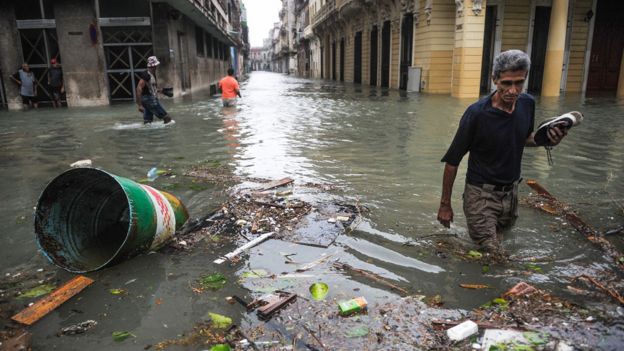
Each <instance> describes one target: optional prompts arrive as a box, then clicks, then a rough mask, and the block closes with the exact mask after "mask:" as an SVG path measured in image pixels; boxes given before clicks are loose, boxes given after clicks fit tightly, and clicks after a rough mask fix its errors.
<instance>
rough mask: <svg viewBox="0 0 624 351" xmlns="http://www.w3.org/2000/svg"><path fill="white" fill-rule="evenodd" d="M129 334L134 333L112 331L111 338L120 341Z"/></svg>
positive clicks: (129, 335)
mask: <svg viewBox="0 0 624 351" xmlns="http://www.w3.org/2000/svg"><path fill="white" fill-rule="evenodd" d="M131 336H134V335H132V334H130V333H129V332H122V331H116V332H113V340H115V341H116V342H122V341H124V340H126V339H127V338H129V337H131Z"/></svg>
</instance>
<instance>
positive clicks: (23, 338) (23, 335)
mask: <svg viewBox="0 0 624 351" xmlns="http://www.w3.org/2000/svg"><path fill="white" fill-rule="evenodd" d="M31 338H32V334H31V333H30V332H28V331H25V330H21V331H18V332H17V333H16V335H15V336H13V337H9V338H8V339H5V340H2V342H1V343H0V350H3V351H5V350H6V351H22V350H31V347H30V339H31Z"/></svg>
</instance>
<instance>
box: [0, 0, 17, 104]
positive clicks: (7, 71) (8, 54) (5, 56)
mask: <svg viewBox="0 0 624 351" xmlns="http://www.w3.org/2000/svg"><path fill="white" fill-rule="evenodd" d="M0 33H2V35H0V53H2V54H0V71H1V72H2V81H3V82H4V87H5V92H6V99H7V104H8V107H9V109H10V110H18V109H21V108H22V107H23V106H22V99H21V98H20V92H19V88H18V86H17V84H14V82H13V81H12V80H11V78H10V76H11V75H12V74H13V73H15V72H17V70H18V69H19V68H20V66H21V64H22V62H21V61H22V49H21V45H20V40H19V33H18V32H17V24H16V22H15V9H14V6H13V3H12V2H11V1H0Z"/></svg>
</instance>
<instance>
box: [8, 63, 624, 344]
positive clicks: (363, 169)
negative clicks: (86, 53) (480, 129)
mask: <svg viewBox="0 0 624 351" xmlns="http://www.w3.org/2000/svg"><path fill="white" fill-rule="evenodd" d="M242 95H243V98H242V99H241V100H240V103H239V106H238V107H237V108H236V109H223V108H222V107H221V105H220V101H219V100H218V99H215V98H213V97H211V96H208V95H202V94H201V93H197V94H194V95H193V96H187V97H184V98H182V99H178V100H175V101H174V100H171V99H164V100H163V102H164V104H165V107H166V108H167V110H168V111H169V112H170V113H171V115H172V116H173V118H174V120H175V121H176V123H175V124H173V125H171V126H166V127H165V126H163V125H160V124H154V125H152V126H149V127H144V126H143V125H142V124H141V116H140V115H139V113H138V112H137V111H136V109H135V107H134V105H114V106H107V107H98V108H72V109H60V110H52V109H42V110H37V111H35V110H31V111H25V112H0V150H1V152H0V165H1V166H2V170H3V172H2V173H3V181H2V183H1V185H0V195H1V196H2V198H3V201H2V204H1V205H0V206H1V211H0V219H2V223H4V230H3V231H2V234H1V235H2V241H3V248H2V255H0V263H1V265H2V267H3V269H2V272H0V273H2V275H5V274H7V273H15V272H20V271H23V272H28V271H36V270H37V269H39V268H45V269H46V270H56V269H55V268H54V267H53V266H51V264H50V263H48V262H47V261H46V260H45V259H44V258H43V256H42V255H41V254H40V253H39V252H37V245H36V242H35V240H34V233H33V225H32V218H33V207H34V206H35V204H36V201H37V198H38V196H39V194H40V193H41V191H42V190H43V189H44V187H45V185H46V184H47V182H48V181H50V180H51V179H52V178H53V177H55V176H56V175H58V174H60V173H61V172H62V171H64V170H66V169H67V168H68V166H69V164H71V163H73V162H75V161H77V160H80V159H91V160H93V164H94V166H95V167H98V168H102V169H105V170H107V171H109V172H111V173H113V174H117V175H120V176H124V177H127V178H131V179H135V180H140V179H143V178H145V177H146V173H147V171H148V170H149V169H150V168H152V167H158V168H159V169H171V170H172V171H173V172H174V173H175V174H176V177H175V178H171V177H160V178H158V179H157V180H156V181H154V182H153V184H151V185H152V186H154V187H156V188H159V189H164V190H168V191H170V192H172V193H174V194H175V195H176V196H178V197H179V198H180V199H181V200H182V201H183V202H184V203H185V204H186V206H187V207H188V208H189V211H190V213H191V216H192V217H200V216H202V215H204V214H206V213H207V212H209V211H210V210H213V209H215V208H217V207H218V206H219V204H220V203H222V202H223V201H224V200H225V199H226V193H225V192H224V190H225V189H226V187H227V185H224V184H221V183H219V182H216V183H211V182H201V183H196V182H193V181H192V180H190V179H189V178H188V177H184V176H183V173H184V172H185V171H186V170H188V169H190V168H192V167H194V166H197V165H201V164H219V165H224V166H227V167H228V169H230V170H231V172H232V175H236V176H240V177H257V178H266V179H279V178H283V177H286V176H288V177H291V178H293V179H295V184H305V183H308V182H312V183H319V184H329V185H333V186H335V187H336V189H334V190H331V191H328V192H327V193H326V194H325V196H327V197H328V198H335V199H337V200H340V201H344V202H351V203H355V202H357V201H359V203H361V204H362V205H363V206H366V207H367V208H368V212H367V213H366V214H365V216H364V220H363V222H362V223H361V224H360V225H359V226H358V228H357V230H355V231H354V232H352V233H350V234H349V235H342V236H339V237H338V239H337V240H336V242H335V244H334V245H333V246H331V247H329V248H328V249H323V248H316V247H311V246H303V245H297V244H293V243H289V242H284V241H280V240H269V241H267V242H265V243H263V244H262V245H260V246H258V247H257V248H255V249H253V250H252V251H251V255H250V257H249V258H248V259H247V258H246V259H244V260H243V261H242V262H240V263H239V264H237V265H223V266H215V265H214V264H213V263H212V261H213V260H214V259H215V258H216V257H217V255H218V254H219V253H225V252H229V251H231V250H233V249H234V248H235V245H234V244H233V243H224V244H222V245H220V247H219V249H220V250H222V251H221V252H216V251H215V249H214V246H211V245H206V246H205V247H196V248H194V249H193V250H188V251H185V252H175V253H171V252H158V253H153V254H149V255H143V256H139V257H137V258H135V259H132V260H130V261H127V262H124V263H122V264H119V265H117V266H114V267H112V268H108V269H105V270H102V271H100V272H96V273H93V274H89V276H90V277H91V278H93V279H95V280H96V283H95V284H94V285H92V286H91V287H89V288H88V289H86V290H85V291H83V292H82V293H81V294H80V295H79V296H78V297H77V298H74V299H72V300H70V301H69V302H68V303H66V304H65V305H63V306H61V307H60V308H58V309H57V310H56V311H54V312H53V313H51V314H50V315H49V316H47V317H46V318H44V319H42V320H41V321H39V322H38V323H37V324H36V325H35V326H34V327H33V328H32V331H33V333H34V336H33V341H32V342H33V347H34V348H35V349H43V348H45V349H63V350H69V349H85V348H89V349H93V350H107V349H111V348H114V349H128V350H134V349H137V348H138V347H141V348H143V347H145V346H147V345H155V344H157V343H158V342H160V341H162V340H165V339H171V338H177V337H179V336H180V335H181V334H183V333H185V332H187V331H189V330H191V329H192V327H193V325H194V324H195V323H196V322H198V321H200V320H202V319H207V318H208V313H209V312H216V313H220V314H223V315H227V316H231V317H232V318H233V319H234V320H235V322H236V323H237V324H243V325H248V324H253V323H255V321H256V319H255V316H254V315H247V314H245V313H243V312H242V310H241V308H240V306H237V305H228V304H227V303H225V302H224V301H225V297H226V296H229V295H232V294H236V295H238V296H242V297H246V298H251V297H255V296H257V295H258V294H261V293H263V292H266V291H268V290H270V289H272V288H278V289H282V290H284V289H285V290H290V291H295V292H298V293H300V294H302V295H303V296H306V297H308V295H309V293H307V289H308V286H309V285H310V284H311V283H313V282H315V281H324V282H326V283H327V284H328V285H329V287H330V292H329V295H328V299H329V300H332V299H346V298H352V297H357V296H366V298H367V299H368V300H369V301H372V302H375V301H380V302H383V301H388V300H392V299H395V298H398V295H395V294H394V293H393V292H392V291H390V290H389V289H387V288H385V287H384V286H383V285H379V284H376V283H374V282H372V281H370V280H367V279H362V278H361V277H355V276H349V275H348V274H345V273H342V272H338V271H335V270H332V269H330V268H329V267H328V266H327V265H325V266H324V265H319V266H318V267H315V268H314V269H312V270H310V271H308V272H306V274H308V275H309V276H308V277H297V278H289V279H278V280H267V279H265V280H266V281H262V280H263V278H258V279H253V278H249V277H248V278H243V275H244V274H243V273H244V272H246V271H249V270H251V269H254V270H257V269H262V270H265V271H267V272H271V273H275V274H279V273H281V272H292V271H293V270H294V268H293V267H292V265H291V264H286V263H285V259H284V255H283V254H295V255H293V256H290V257H292V258H293V259H294V260H295V261H297V262H300V263H306V262H311V261H314V260H316V259H318V258H319V257H321V255H322V254H324V253H325V254H333V255H334V257H336V258H339V259H340V261H341V262H344V263H348V264H349V265H351V266H353V267H356V268H360V269H366V270H369V271H371V272H374V273H377V274H379V275H381V276H383V277H385V278H387V279H389V280H391V281H392V282H394V283H396V284H398V285H400V286H401V287H403V288H406V289H408V290H409V291H410V293H413V294H422V295H427V296H433V295H440V296H441V297H442V299H443V301H444V306H445V307H449V308H462V309H471V308H474V307H476V306H479V305H481V304H483V303H484V302H487V301H490V300H492V299H493V298H494V297H497V296H499V295H500V294H501V293H503V292H504V291H506V290H507V289H508V288H509V287H510V286H512V285H513V284H514V283H515V282H517V281H519V280H525V281H528V282H530V283H532V284H534V285H536V286H538V287H539V288H542V289H548V290H551V291H553V292H555V293H558V294H561V295H562V296H566V297H570V298H571V299H573V300H575V301H578V302H582V299H581V298H579V297H576V296H574V295H570V294H569V293H568V292H567V291H566V289H565V287H566V285H567V284H568V282H569V279H570V278H571V277H574V276H576V275H578V274H581V273H587V272H596V271H600V270H603V269H606V268H609V267H610V264H609V261H608V259H606V258H604V257H603V255H602V254H601V252H600V251H599V250H597V249H596V248H595V247H594V246H592V245H591V244H590V243H588V242H587V241H586V240H585V239H584V238H583V237H582V236H581V235H579V234H578V233H577V232H576V231H574V229H572V228H570V226H569V225H567V224H566V223H564V222H562V221H561V220H558V219H556V218H554V217H552V216H549V215H546V214H544V213H541V212H538V211H537V210H535V209H533V208H530V207H527V206H523V207H521V208H520V218H519V220H518V222H517V224H516V227H515V228H514V229H513V230H512V231H511V232H510V233H507V234H506V236H505V237H504V240H503V245H504V246H505V248H506V249H507V250H508V251H510V252H511V253H512V254H514V255H515V256H517V257H520V258H523V257H525V258H528V257H535V258H537V259H538V260H537V262H536V263H534V265H536V266H538V267H539V269H535V267H532V268H527V269H524V270H523V269H521V268H519V267H518V264H516V265H515V266H513V267H509V266H492V267H490V270H489V271H488V272H487V273H484V272H483V268H482V266H481V265H480V264H476V263H470V262H466V261H465V260H459V259H455V258H453V257H449V256H448V255H444V254H436V253H435V252H434V251H435V250H430V249H428V248H427V247H424V246H419V245H416V246H412V245H411V244H412V243H414V242H419V238H423V237H428V238H431V237H439V236H441V237H443V236H445V235H449V234H452V235H458V236H459V237H460V238H463V239H467V234H466V230H465V222H464V218H463V215H462V213H461V212H462V211H461V193H462V184H463V178H464V175H465V164H466V162H465V161H466V160H464V162H463V163H462V167H461V168H460V173H459V174H458V178H457V179H458V180H457V181H456V184H455V188H454V195H453V207H454V209H455V212H456V213H455V225H454V226H453V227H452V228H451V230H446V229H444V228H442V227H441V226H440V225H439V224H437V221H436V213H437V206H438V203H439V196H440V190H441V176H442V170H443V164H442V163H440V162H439V159H440V158H441V156H442V155H443V154H444V152H445V151H446V148H447V146H448V144H449V143H450V141H451V139H452V137H453V134H454V132H455V129H456V127H457V124H458V121H459V117H460V116H461V114H462V112H463V111H464V109H465V108H466V107H467V106H468V105H469V104H470V103H472V102H473V101H472V100H462V99H455V98H451V97H449V96H437V95H421V94H403V93H399V92H397V91H382V90H379V89H374V88H369V87H362V86H357V85H349V84H346V85H345V84H334V83H329V82H322V81H313V80H306V79H299V78H294V77H288V76H284V75H280V74H274V73H265V72H255V73H253V74H251V76H250V78H249V80H247V81H246V82H244V83H243V85H242ZM570 110H578V111H581V112H583V113H584V115H585V121H584V124H582V125H581V126H580V127H578V128H575V129H574V130H572V132H571V133H570V135H569V136H568V138H567V139H566V140H565V141H564V142H563V143H562V144H561V145H560V146H558V147H557V148H555V150H553V158H554V162H555V164H554V166H549V165H548V161H547V157H546V152H545V150H544V149H543V148H536V149H526V150H525V156H524V163H523V176H524V178H525V179H527V178H534V179H537V180H538V181H539V182H540V183H541V184H542V185H544V186H546V187H547V189H548V190H549V191H550V192H551V193H553V194H555V195H556V196H557V197H558V198H559V199H561V200H563V201H565V202H566V203H568V204H570V205H571V206H573V208H574V209H576V210H577V211H578V213H579V214H580V215H581V216H582V218H583V219H585V221H586V222H588V223H590V224H592V225H593V226H595V227H596V228H597V229H598V230H608V229H612V228H615V227H618V226H620V225H621V224H622V223H624V208H623V207H622V205H623V204H624V195H622V194H624V192H623V191H624V179H623V177H622V174H623V171H624V125H623V124H622V123H621V119H622V116H624V102H623V101H616V100H614V99H610V98H583V97H581V96H566V97H561V98H541V99H538V103H537V120H541V119H542V118H546V117H551V116H555V115H559V114H560V113H562V112H566V111H570ZM529 192H530V190H529V188H528V187H527V186H523V187H521V197H525V196H527V194H528V193H529ZM620 235H621V234H620ZM611 240H612V242H613V243H614V244H616V246H618V247H619V248H620V249H622V247H623V245H622V237H621V236H619V237H618V236H614V237H612V238H611ZM406 244H410V245H406ZM212 273H222V274H224V275H225V276H226V277H227V280H228V282H227V284H226V286H225V287H224V288H223V289H221V290H218V291H215V292H204V293H202V294H197V293H196V292H194V291H193V289H192V285H193V284H194V283H195V282H196V281H197V280H198V279H199V277H201V276H203V275H206V274H212ZM69 277H70V274H68V273H65V272H62V271H60V272H59V275H58V279H60V281H65V280H67V279H69ZM460 283H472V284H476V283H478V284H488V285H491V286H494V287H495V288H493V289H484V290H465V289H461V288H459V287H458V284H460ZM112 288H121V289H124V290H126V291H127V292H128V293H127V294H125V295H121V296H120V295H113V294H111V293H110V291H109V289H112ZM306 294H307V295H306ZM599 301H600V300H596V302H592V301H586V303H589V304H592V303H597V302H599ZM88 319H93V320H96V321H97V322H98V325H97V326H96V327H95V328H94V329H92V330H90V331H89V332H87V333H86V334H82V335H78V336H69V337H57V336H56V333H57V332H58V330H59V329H60V328H62V327H66V326H69V325H71V324H75V323H78V322H82V321H84V320H88ZM114 331H129V332H131V333H132V334H133V335H135V337H131V338H129V339H127V340H126V341H124V342H122V343H117V342H115V341H114V340H113V338H112V337H111V333H112V332H114Z"/></svg>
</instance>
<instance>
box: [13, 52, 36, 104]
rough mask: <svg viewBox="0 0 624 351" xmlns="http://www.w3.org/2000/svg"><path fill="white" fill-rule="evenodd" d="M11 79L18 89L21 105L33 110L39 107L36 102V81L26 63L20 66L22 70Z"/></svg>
mask: <svg viewBox="0 0 624 351" xmlns="http://www.w3.org/2000/svg"><path fill="white" fill-rule="evenodd" d="M11 79H12V80H13V81H14V82H15V83H17V85H18V86H19V88H20V96H21V97H22V103H23V104H24V105H26V106H32V107H34V108H37V107H39V102H38V101H37V79H35V75H34V73H33V72H32V71H31V70H30V67H29V66H28V64H27V63H26V62H24V63H23V64H22V68H21V69H20V70H18V71H17V72H16V73H15V74H14V75H12V76H11Z"/></svg>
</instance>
